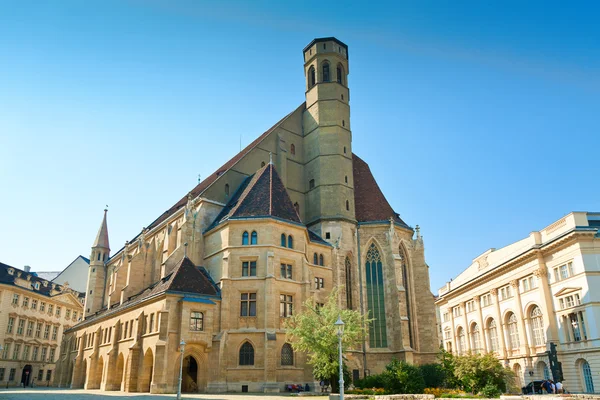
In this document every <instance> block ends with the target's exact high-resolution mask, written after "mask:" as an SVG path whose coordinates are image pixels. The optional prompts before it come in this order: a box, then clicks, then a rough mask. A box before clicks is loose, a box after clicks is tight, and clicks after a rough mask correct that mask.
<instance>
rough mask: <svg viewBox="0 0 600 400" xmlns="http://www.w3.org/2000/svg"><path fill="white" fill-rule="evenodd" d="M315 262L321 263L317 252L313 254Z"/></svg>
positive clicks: (316, 263)
mask: <svg viewBox="0 0 600 400" xmlns="http://www.w3.org/2000/svg"><path fill="white" fill-rule="evenodd" d="M313 264H315V265H319V256H318V254H317V253H315V254H313Z"/></svg>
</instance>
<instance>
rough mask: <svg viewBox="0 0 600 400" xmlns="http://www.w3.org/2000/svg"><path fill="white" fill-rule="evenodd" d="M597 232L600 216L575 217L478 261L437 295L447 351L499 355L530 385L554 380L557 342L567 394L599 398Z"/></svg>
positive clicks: (599, 270) (599, 241)
mask: <svg viewBox="0 0 600 400" xmlns="http://www.w3.org/2000/svg"><path fill="white" fill-rule="evenodd" d="M599 229H600V213H591V212H573V213H570V214H568V215H566V216H565V217H563V218H561V219H559V220H558V221H556V222H554V223H552V224H551V225H549V226H547V227H546V228H544V229H542V230H540V231H537V232H532V233H531V234H529V236H528V237H527V238H525V239H522V240H519V241H518V242H515V243H512V244H510V245H508V246H506V247H503V248H501V249H490V250H488V251H486V252H485V253H483V254H481V255H480V256H478V257H477V258H475V259H474V260H473V263H472V264H471V266H469V267H468V268H467V269H466V270H465V271H464V272H462V273H461V274H460V275H458V276H457V277H456V278H454V279H452V280H451V281H450V282H448V283H447V284H446V285H445V286H444V287H443V288H441V289H440V290H439V296H438V299H437V301H436V307H437V308H438V309H439V314H440V316H441V329H442V336H443V339H442V340H443V345H444V348H445V349H446V350H448V351H452V352H454V353H456V354H464V353H466V352H494V353H495V354H496V355H497V356H498V358H500V359H501V360H503V361H504V364H505V365H506V366H510V367H511V368H512V369H513V371H514V372H515V373H516V375H517V377H518V379H519V381H520V384H521V385H525V384H527V383H529V382H530V381H531V380H533V379H543V378H553V374H552V373H551V370H550V360H549V350H550V347H551V346H550V343H554V344H555V345H556V349H557V355H558V362H559V363H561V367H562V375H563V383H564V384H565V387H566V388H567V390H569V391H571V392H586V393H594V392H598V391H600V375H599V372H600V294H598V293H596V292H595V290H594V288H599V287H600V233H599ZM558 375H560V374H558ZM554 378H555V379H556V376H554Z"/></svg>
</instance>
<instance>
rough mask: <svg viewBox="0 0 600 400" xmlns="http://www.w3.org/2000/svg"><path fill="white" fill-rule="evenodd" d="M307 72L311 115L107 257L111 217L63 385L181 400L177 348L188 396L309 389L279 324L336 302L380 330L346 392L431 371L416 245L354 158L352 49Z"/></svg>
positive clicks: (425, 273) (313, 58) (284, 127)
mask: <svg viewBox="0 0 600 400" xmlns="http://www.w3.org/2000/svg"><path fill="white" fill-rule="evenodd" d="M303 56H304V68H305V76H306V88H305V90H306V101H305V102H304V103H302V104H301V105H300V106H299V107H298V108H296V109H295V110H294V111H292V112H291V113H290V114H288V115H287V116H285V117H284V118H283V119H282V120H280V121H279V122H277V123H276V124H275V125H274V126H273V127H272V128H271V129H269V130H268V131H267V132H265V133H263V134H262V135H260V136H259V137H258V138H257V139H256V140H255V141H253V142H252V143H251V144H250V145H249V146H248V147H246V148H245V149H244V150H242V151H241V152H240V153H239V154H237V155H236V156H235V157H233V158H232V159H231V160H229V161H228V162H227V163H225V165H223V166H222V167H220V168H218V169H217V170H216V171H215V173H213V174H212V175H210V176H209V177H208V178H206V179H205V180H203V181H202V182H200V183H199V184H198V185H197V186H196V187H195V188H193V189H192V190H191V191H190V192H189V193H188V194H186V195H185V196H184V197H183V198H182V199H181V200H180V201H178V202H177V203H176V204H175V205H174V206H173V207H171V208H169V209H168V210H167V211H165V212H164V213H163V214H161V215H160V216H159V217H158V218H157V219H155V220H154V221H153V222H152V223H150V224H149V225H148V226H147V227H144V228H143V229H142V231H141V232H140V233H139V234H138V235H137V236H135V237H134V238H133V239H132V240H130V241H128V242H126V243H125V246H124V247H123V248H122V249H120V250H119V251H117V252H115V253H113V254H111V252H110V247H109V241H108V229H107V222H106V213H105V216H104V220H103V222H102V226H101V228H100V231H99V233H98V237H97V238H96V241H95V243H94V246H93V247H92V254H91V257H90V269H89V279H88V287H87V292H86V295H87V297H86V304H85V313H86V314H85V315H86V318H85V320H84V321H83V322H82V323H80V324H78V325H77V326H75V327H74V328H73V329H71V330H70V331H69V336H68V338H67V339H66V340H67V343H69V345H68V346H66V347H65V348H64V351H63V352H62V354H61V358H62V360H63V362H64V363H65V364H67V365H73V366H74V369H73V371H74V372H73V374H72V375H69V374H68V373H66V374H64V375H62V381H61V383H62V384H70V385H72V387H75V388H81V387H84V388H90V389H91V388H100V389H104V390H123V391H128V392H136V391H139V392H148V391H150V392H152V393H168V392H174V391H176V389H177V383H178V371H179V364H180V361H181V358H180V357H181V356H182V355H181V353H180V347H179V343H180V342H181V340H184V341H185V343H186V345H185V350H184V353H183V371H184V372H183V384H182V386H183V390H184V391H188V392H205V391H208V392H224V391H252V392H256V391H265V392H269V391H283V390H284V388H285V385H286V384H291V383H295V384H297V383H303V384H304V383H309V384H310V385H311V386H313V384H314V383H313V381H314V379H313V376H312V369H311V367H310V366H309V365H307V363H306V356H305V355H304V354H296V353H294V351H293V349H292V347H291V346H290V344H289V343H287V341H286V332H285V328H284V323H285V320H286V318H287V317H289V316H290V315H292V314H293V313H296V312H299V311H300V310H301V309H302V304H303V303H304V302H305V301H306V300H308V299H314V300H315V301H316V302H317V303H323V302H325V300H326V297H327V295H328V293H329V292H330V291H331V289H332V288H333V287H339V288H340V298H339V301H340V304H341V305H342V306H344V307H348V308H352V309H357V310H362V311H363V312H364V313H369V315H370V316H371V317H373V318H374V319H375V321H374V323H373V324H372V326H371V328H370V330H369V336H368V338H366V340H365V342H364V344H363V345H362V346H361V347H359V348H358V349H354V350H349V351H348V352H347V354H346V355H347V357H348V359H349V368H350V370H351V371H353V375H354V377H355V378H358V377H363V376H364V375H365V373H368V372H369V371H370V372H371V373H375V372H378V371H381V370H382V369H383V367H384V366H385V365H386V364H387V363H388V362H390V361H391V360H392V359H393V358H397V359H401V360H406V361H408V362H411V363H413V362H414V363H424V362H431V361H432V360H434V358H435V354H436V352H437V347H438V346H437V333H436V325H435V324H436V320H435V311H434V301H433V295H432V294H431V292H430V289H429V270H428V266H427V264H426V263H425V255H424V254H425V253H424V246H423V238H422V237H421V236H420V235H419V231H418V229H417V230H416V231H415V230H414V229H413V228H411V227H410V226H409V225H407V224H406V223H405V222H404V221H403V220H402V219H401V218H400V216H399V214H397V213H396V212H395V211H394V210H393V209H392V207H391V206H390V204H389V203H388V202H387V200H386V198H385V197H384V195H383V193H382V192H381V190H380V188H379V186H378V185H377V183H376V181H375V179H374V177H373V175H372V174H371V171H370V170H369V166H368V165H367V163H366V162H365V161H363V160H362V159H360V158H359V157H358V156H356V155H355V154H354V153H353V149H352V134H351V124H350V103H349V100H350V92H349V89H348V80H347V78H348V71H349V63H348V48H347V46H346V45H345V44H344V43H342V42H340V41H339V40H337V39H335V38H323V39H315V40H314V41H312V42H311V43H310V44H309V45H308V46H307V47H306V48H305V49H304V51H303ZM64 370H65V371H69V368H68V367H66V368H65V369H64Z"/></svg>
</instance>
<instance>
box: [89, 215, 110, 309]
mask: <svg viewBox="0 0 600 400" xmlns="http://www.w3.org/2000/svg"><path fill="white" fill-rule="evenodd" d="M107 213H108V208H105V209H104V217H103V218H102V224H101V225H100V229H98V234H97V235H96V240H94V244H93V245H92V254H91V256H90V267H89V271H88V282H87V290H86V293H85V308H84V316H85V317H87V316H88V315H90V314H94V313H95V312H97V311H98V310H100V309H101V308H102V306H103V303H104V290H105V289H106V266H105V264H106V261H108V258H109V257H110V245H109V242H108V224H107V222H106V214H107Z"/></svg>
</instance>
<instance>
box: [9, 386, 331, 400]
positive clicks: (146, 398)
mask: <svg viewBox="0 0 600 400" xmlns="http://www.w3.org/2000/svg"><path fill="white" fill-rule="evenodd" d="M176 397H177V396H176V395H175V394H146V393H123V392H103V391H100V390H72V389H42V388H40V389H19V388H17V389H15V388H11V389H0V400H80V399H81V400H102V399H104V400H116V399H139V400H165V399H175V398H176ZM181 397H182V398H183V399H205V400H242V399H248V400H260V399H264V398H267V399H268V400H284V399H285V400H292V399H294V398H296V396H294V395H285V394H265V393H255V394H253V393H245V394H241V393H239V394H233V393H227V394H183V395H182V396H181ZM300 398H303V399H310V400H326V399H327V397H325V396H310V397H309V396H306V397H304V396H302V397H300Z"/></svg>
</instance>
